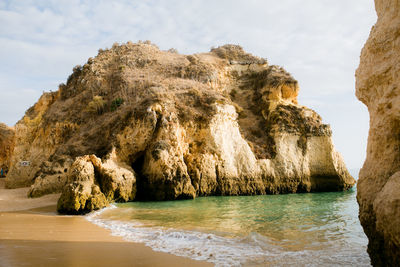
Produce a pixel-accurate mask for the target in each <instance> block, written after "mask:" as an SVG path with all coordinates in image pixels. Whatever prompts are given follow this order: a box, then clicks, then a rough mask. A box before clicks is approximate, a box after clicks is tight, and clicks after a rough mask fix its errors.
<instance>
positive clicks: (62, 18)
mask: <svg viewBox="0 0 400 267" xmlns="http://www.w3.org/2000/svg"><path fill="white" fill-rule="evenodd" d="M375 19H376V18H375V11H374V7H373V0H367V1H366V0H352V1H347V0H337V1H331V0H280V1H273V0H246V1H243V0H230V1H228V0H219V1H211V0H191V1H184V0H169V1H166V0H148V1H129V0H120V1H107V0H96V1H95V0H88V1H79V0H42V1H33V0H32V1H29V0H18V1H17V0H15V1H1V2H0V25H2V26H1V27H0V62H1V64H0V96H1V100H2V101H3V102H6V104H3V105H0V121H3V122H6V123H8V124H14V123H15V122H16V121H17V119H19V118H20V117H21V116H22V115H23V113H24V111H25V110H26V109H27V108H28V107H29V106H31V105H32V104H33V103H34V102H35V101H36V100H37V98H38V96H39V95H40V94H41V92H42V91H43V90H46V91H48V90H56V89H57V85H58V84H59V83H61V82H64V81H65V80H66V79H67V77H68V75H69V74H70V71H71V68H72V67H73V66H74V65H77V64H82V63H84V62H85V61H86V59H87V58H88V57H90V56H94V55H95V54H96V53H97V50H98V49H99V48H104V47H110V46H111V45H112V44H113V43H114V42H126V41H128V40H132V41H137V40H151V41H152V42H154V43H156V44H157V45H159V46H160V48H161V49H169V48H171V47H174V48H176V49H178V51H179V52H181V53H195V52H205V51H208V50H209V49H210V47H212V46H218V45H222V44H225V43H235V44H240V45H242V46H243V47H244V48H245V49H246V50H247V51H249V52H252V53H253V54H255V55H258V56H261V57H266V58H268V60H269V62H270V63H271V64H278V65H282V66H284V67H285V68H286V69H287V70H288V71H289V72H291V73H292V74H293V75H294V77H295V78H296V79H298V80H299V82H300V85H301V92H300V101H301V102H302V103H305V104H307V103H310V104H311V105H314V104H315V103H320V104H317V105H316V106H312V107H313V108H315V109H316V110H317V111H318V112H319V113H321V114H322V115H323V117H324V119H325V121H328V122H330V123H331V124H332V127H333V131H334V138H335V143H336V145H337V147H338V148H340V150H342V152H343V154H344V155H345V158H346V160H347V162H349V163H350V165H352V166H360V164H361V162H362V160H363V157H364V154H361V155H359V154H356V153H354V152H351V151H350V149H349V148H348V147H349V146H347V145H344V144H348V141H349V140H352V143H353V147H354V149H352V151H361V150H362V151H364V150H365V143H366V142H365V140H366V131H365V128H366V127H367V121H368V115H367V112H366V111H365V109H363V108H362V105H361V104H359V103H358V102H357V100H356V99H355V98H354V71H355V68H356V67H357V65H358V61H359V53H360V51H361V47H362V45H363V43H364V42H365V40H366V38H367V36H368V33H369V30H370V27H371V26H372V25H373V23H374V21H375ZM28 88H29V89H30V90H32V91H30V93H26V91H25V90H27V89H28ZM9 103H13V104H9ZM312 103H314V104H312ZM342 103H346V106H343V105H342ZM339 109H340V110H341V111H343V112H342V113H343V114H342V115H343V116H342V115H340V116H339V115H338V114H339V113H337V112H336V111H337V110H339ZM344 112H347V113H349V114H351V115H352V116H345V113H344ZM337 115H338V116H337ZM353 115H357V116H359V117H360V118H356V117H354V116H353ZM354 120H356V121H357V122H362V123H363V124H362V126H360V127H359V128H358V129H353V128H352V130H351V131H348V133H347V134H348V136H347V137H346V135H345V134H341V133H342V132H346V127H349V126H352V125H353V124H352V122H353V121H354ZM336 133H337V134H336ZM359 137H360V138H361V139H357V138H359ZM353 139H354V140H353Z"/></svg>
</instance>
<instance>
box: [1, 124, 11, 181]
mask: <svg viewBox="0 0 400 267" xmlns="http://www.w3.org/2000/svg"><path fill="white" fill-rule="evenodd" d="M13 149H14V129H12V128H9V127H7V125H5V124H3V123H0V168H1V169H3V175H4V174H5V173H6V172H7V171H8V168H9V166H10V158H11V154H12V151H13Z"/></svg>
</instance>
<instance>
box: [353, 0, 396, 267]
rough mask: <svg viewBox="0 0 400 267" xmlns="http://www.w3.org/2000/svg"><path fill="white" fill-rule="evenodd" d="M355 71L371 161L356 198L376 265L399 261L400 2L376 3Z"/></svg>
mask: <svg viewBox="0 0 400 267" xmlns="http://www.w3.org/2000/svg"><path fill="white" fill-rule="evenodd" d="M375 8H376V12H377V14H378V21H377V22H376V24H375V26H374V27H373V28H372V30H371V33H370V36H369V39H368V41H367V43H366V44H365V46H364V48H363V50H362V53H361V60H360V66H359V68H358V69H357V72H356V95H357V97H358V99H360V100H361V101H362V102H363V103H364V104H365V105H366V106H367V107H368V111H369V113H370V130H369V137H368V148H367V158H366V160H365V163H364V166H363V168H362V169H361V171H360V175H359V177H360V178H359V181H358V184H357V200H358V203H359V205H360V216H359V217H360V221H361V224H362V226H363V227H364V231H365V233H366V234H367V236H368V239H369V244H368V252H369V255H370V257H371V260H372V263H373V264H374V265H375V266H397V265H398V264H399V263H400V231H399V229H400V227H399V225H400V205H399V203H400V193H399V192H400V191H399V187H400V179H399V177H400V172H399V171H400V153H399V148H400V65H399V62H400V1H398V0H387V1H386V0H376V1H375Z"/></svg>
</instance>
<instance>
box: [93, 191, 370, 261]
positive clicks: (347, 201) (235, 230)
mask: <svg viewBox="0 0 400 267" xmlns="http://www.w3.org/2000/svg"><path fill="white" fill-rule="evenodd" d="M87 218H88V220H90V221H92V222H94V223H95V224H97V225H99V226H102V227H104V228H107V229H110V230H111V232H112V234H113V235H117V236H122V237H123V238H124V239H126V240H129V241H134V242H140V243H144V244H146V245H147V246H149V247H151V248H152V249H154V250H156V251H162V252H168V253H172V254H175V255H178V256H184V257H188V258H192V259H196V260H206V261H209V262H212V263H214V264H215V265H216V266H339V265H340V266H370V260H369V257H368V254H367V253H366V249H367V243H368V240H367V238H366V236H365V234H364V233H363V230H362V228H361V226H360V223H359V220H358V205H357V202H356V192H355V189H351V190H349V191H346V192H332V193H310V194H286V195H262V196H233V197H225V196H219V197H199V198H196V199H194V200H179V201H164V202H131V203H125V204H114V205H113V206H111V208H107V209H104V210H102V211H100V212H94V213H91V214H89V215H88V216H87Z"/></svg>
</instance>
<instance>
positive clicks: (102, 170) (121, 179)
mask: <svg viewBox="0 0 400 267" xmlns="http://www.w3.org/2000/svg"><path fill="white" fill-rule="evenodd" d="M135 196H136V178H135V175H134V172H133V170H132V169H131V168H130V167H129V166H125V165H124V164H123V163H120V162H118V161H116V158H115V154H114V153H111V155H110V158H108V159H107V160H106V161H105V162H102V161H101V159H99V158H97V157H96V156H95V155H86V156H82V157H78V158H76V160H75V161H74V163H73V164H72V165H71V167H70V171H69V172H68V175H67V183H66V185H65V186H64V188H63V191H62V194H61V197H60V199H59V200H58V204H57V210H58V211H59V212H61V213H68V214H82V213H87V212H89V211H92V210H97V209H101V208H104V207H106V206H107V205H108V204H109V203H110V202H112V201H119V202H127V201H132V200H133V199H134V198H135Z"/></svg>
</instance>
